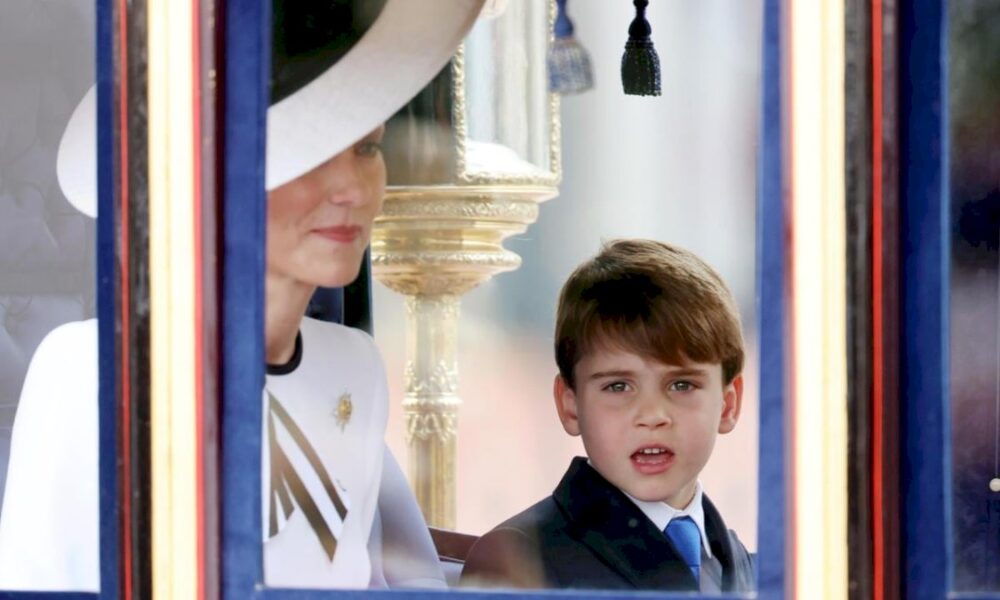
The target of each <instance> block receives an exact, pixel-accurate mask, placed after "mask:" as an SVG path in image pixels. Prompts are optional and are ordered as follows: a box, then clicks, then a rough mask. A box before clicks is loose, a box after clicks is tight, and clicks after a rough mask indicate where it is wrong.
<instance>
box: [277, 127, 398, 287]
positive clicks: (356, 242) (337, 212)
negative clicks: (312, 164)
mask: <svg viewBox="0 0 1000 600" xmlns="http://www.w3.org/2000/svg"><path fill="white" fill-rule="evenodd" d="M384 131H385V128H384V127H383V126H380V127H379V128H378V129H376V130H375V131H372V132H371V133H370V134H368V135H367V136H365V137H364V138H362V139H360V140H358V141H357V142H356V143H355V144H354V145H353V146H351V147H349V148H347V149H346V150H344V151H342V152H341V153H340V154H337V155H336V156H334V157H333V158H331V159H329V160H328V161H326V162H325V163H323V164H321V165H320V166H318V167H316V168H315V169H313V170H312V171H309V172H308V173H306V174H304V175H300V176H299V177H297V178H296V179H293V180H292V181H289V182H288V183H286V184H284V185H282V186H280V187H278V188H275V189H274V190H271V192H270V193H269V194H268V198H267V271H268V275H269V276H279V277H287V278H290V279H293V280H295V281H298V282H302V283H306V284H309V285H316V286H323V287H340V286H344V285H347V284H348V283H350V282H352V281H354V279H355V278H356V277H357V276H358V270H359V269H360V267H361V259H362V257H363V256H364V251H365V248H366V247H367V246H368V240H369V239H370V238H371V229H372V222H373V221H374V220H375V215H377V214H378V212H379V210H380V209H381V207H382V197H383V195H384V194H385V162H384V161H383V158H382V148H381V146H380V143H381V141H382V135H383V133H384Z"/></svg>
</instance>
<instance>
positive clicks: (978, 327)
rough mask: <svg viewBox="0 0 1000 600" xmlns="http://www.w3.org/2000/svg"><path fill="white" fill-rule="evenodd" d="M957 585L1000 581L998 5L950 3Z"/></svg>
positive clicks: (982, 586)
mask: <svg viewBox="0 0 1000 600" xmlns="http://www.w3.org/2000/svg"><path fill="white" fill-rule="evenodd" d="M948 21H949V31H948V44H949V48H948V51H949V56H948V70H949V79H950V81H949V90H950V98H949V108H948V110H949V112H950V115H949V116H950V120H951V124H950V130H951V131H950V141H951V173H950V176H951V182H950V185H951V211H952V226H953V229H952V232H953V241H952V264H951V269H952V270H951V394H952V397H951V402H952V409H951V410H952V428H953V429H952V490H953V491H952V510H953V511H954V513H953V514H954V520H953V522H954V538H953V540H954V557H955V559H954V560H955V563H954V585H955V589H956V590H957V591H982V590H993V591H997V590H1000V544H998V543H997V540H998V539H1000V447H998V445H997V444H998V443H1000V354H998V353H1000V279H998V274H1000V270H998V267H1000V253H998V251H997V242H998V233H1000V152H998V150H997V148H998V146H997V140H1000V113H998V112H997V107H998V106H1000V4H997V3H996V2H994V1H992V0H961V1H952V2H949V3H948Z"/></svg>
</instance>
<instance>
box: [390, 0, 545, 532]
mask: <svg viewBox="0 0 1000 600" xmlns="http://www.w3.org/2000/svg"><path fill="white" fill-rule="evenodd" d="M493 6H497V7H500V8H499V9H497V10H496V14H484V15H483V16H482V17H480V21H479V23H477V24H476V26H475V27H474V29H473V31H472V32H471V33H470V34H469V37H468V38H466V40H465V43H464V44H463V46H462V47H461V48H460V49H459V51H458V53H457V54H456V56H455V58H454V59H453V60H452V63H451V65H450V66H449V67H446V68H445V70H444V71H442V72H441V74H439V75H438V77H437V78H436V79H435V80H434V81H432V82H431V83H430V84H429V85H428V86H427V88H425V89H424V91H423V92H421V94H420V95H418V96H417V97H416V98H415V99H414V100H413V101H412V102H411V103H410V104H409V105H407V106H406V107H404V109H403V110H401V111H400V112H399V113H398V114H397V115H396V116H395V117H393V119H391V120H390V121H389V123H388V124H387V127H386V138H385V143H384V146H385V151H386V162H387V165H388V170H389V184H390V185H389V188H388V190H387V194H386V199H385V204H384V206H383V209H382V214H381V216H380V217H379V218H378V219H376V221H375V229H374V233H373V236H372V268H373V272H374V275H375V277H376V278H377V279H378V280H379V281H380V282H382V283H383V284H385V285H386V286H388V287H389V288H391V289H393V290H395V291H397V292H399V293H401V294H404V295H405V296H406V313H407V319H406V336H407V349H406V369H405V373H404V378H405V399H404V400H403V408H404V418H405V419H406V435H407V444H408V445H409V471H410V480H411V482H412V484H413V486H414V490H415V492H416V496H417V501H418V502H419V503H420V506H421V509H422V510H423V513H424V517H425V518H426V519H427V521H428V523H430V524H431V525H433V526H435V527H443V528H447V529H454V527H455V518H456V507H455V482H456V477H455V457H456V443H457V439H456V436H457V417H458V408H459V406H460V405H461V400H460V399H459V397H458V361H457V356H456V355H457V342H458V327H459V304H460V299H461V296H462V295H463V294H465V293H466V292H468V291H469V290H471V289H472V288H474V287H476V286H477V285H479V284H480V283H482V282H484V281H486V280H487V279H489V278H490V277H491V276H493V275H494V274H495V273H500V272H503V271H511V270H514V269H516V268H517V267H518V266H520V264H521V259H520V257H519V256H518V255H516V254H514V253H513V252H510V251H509V250H506V249H504V247H503V240H504V239H505V238H507V237H508V236H510V235H512V234H516V233H521V232H523V231H525V229H526V228H527V227H528V225H530V224H532V223H534V222H535V220H536V219H537V218H538V204H539V203H540V202H542V201H544V200H547V199H549V198H552V197H553V196H555V195H556V193H557V191H558V189H557V185H558V183H559V178H560V166H559V117H558V114H559V100H558V97H557V96H555V95H554V94H550V93H549V92H548V88H547V76H546V72H545V55H546V50H547V47H548V43H549V37H550V32H551V26H550V23H551V19H552V16H553V4H552V3H551V2H548V3H541V2H536V1H532V0H511V1H510V2H507V3H494V4H493Z"/></svg>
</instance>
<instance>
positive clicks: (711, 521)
mask: <svg viewBox="0 0 1000 600" xmlns="http://www.w3.org/2000/svg"><path fill="white" fill-rule="evenodd" d="M701 505H702V508H703V509H704V511H705V534H706V535H708V544H709V546H711V547H712V554H713V555H714V556H715V558H716V559H718V561H719V564H720V565H722V591H724V592H728V591H732V589H733V575H734V573H735V568H734V565H735V560H734V558H733V543H732V539H730V537H729V528H728V527H726V522H725V521H723V520H722V515H720V514H719V511H718V510H717V509H716V508H715V505H714V504H712V501H711V500H709V499H708V496H702V503H701Z"/></svg>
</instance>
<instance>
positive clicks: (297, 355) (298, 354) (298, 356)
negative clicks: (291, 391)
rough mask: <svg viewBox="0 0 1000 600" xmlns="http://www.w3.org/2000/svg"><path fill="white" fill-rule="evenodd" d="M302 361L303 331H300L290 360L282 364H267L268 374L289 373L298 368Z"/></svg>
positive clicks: (297, 333)
mask: <svg viewBox="0 0 1000 600" xmlns="http://www.w3.org/2000/svg"><path fill="white" fill-rule="evenodd" d="M300 362H302V331H301V330H300V331H298V332H296V334H295V350H293V351H292V357H291V358H289V359H288V362H286V363H285V364H282V365H272V364H270V363H269V364H268V365H267V374H268V375H288V374H289V373H291V372H292V371H294V370H295V369H297V368H298V366H299V363H300Z"/></svg>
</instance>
